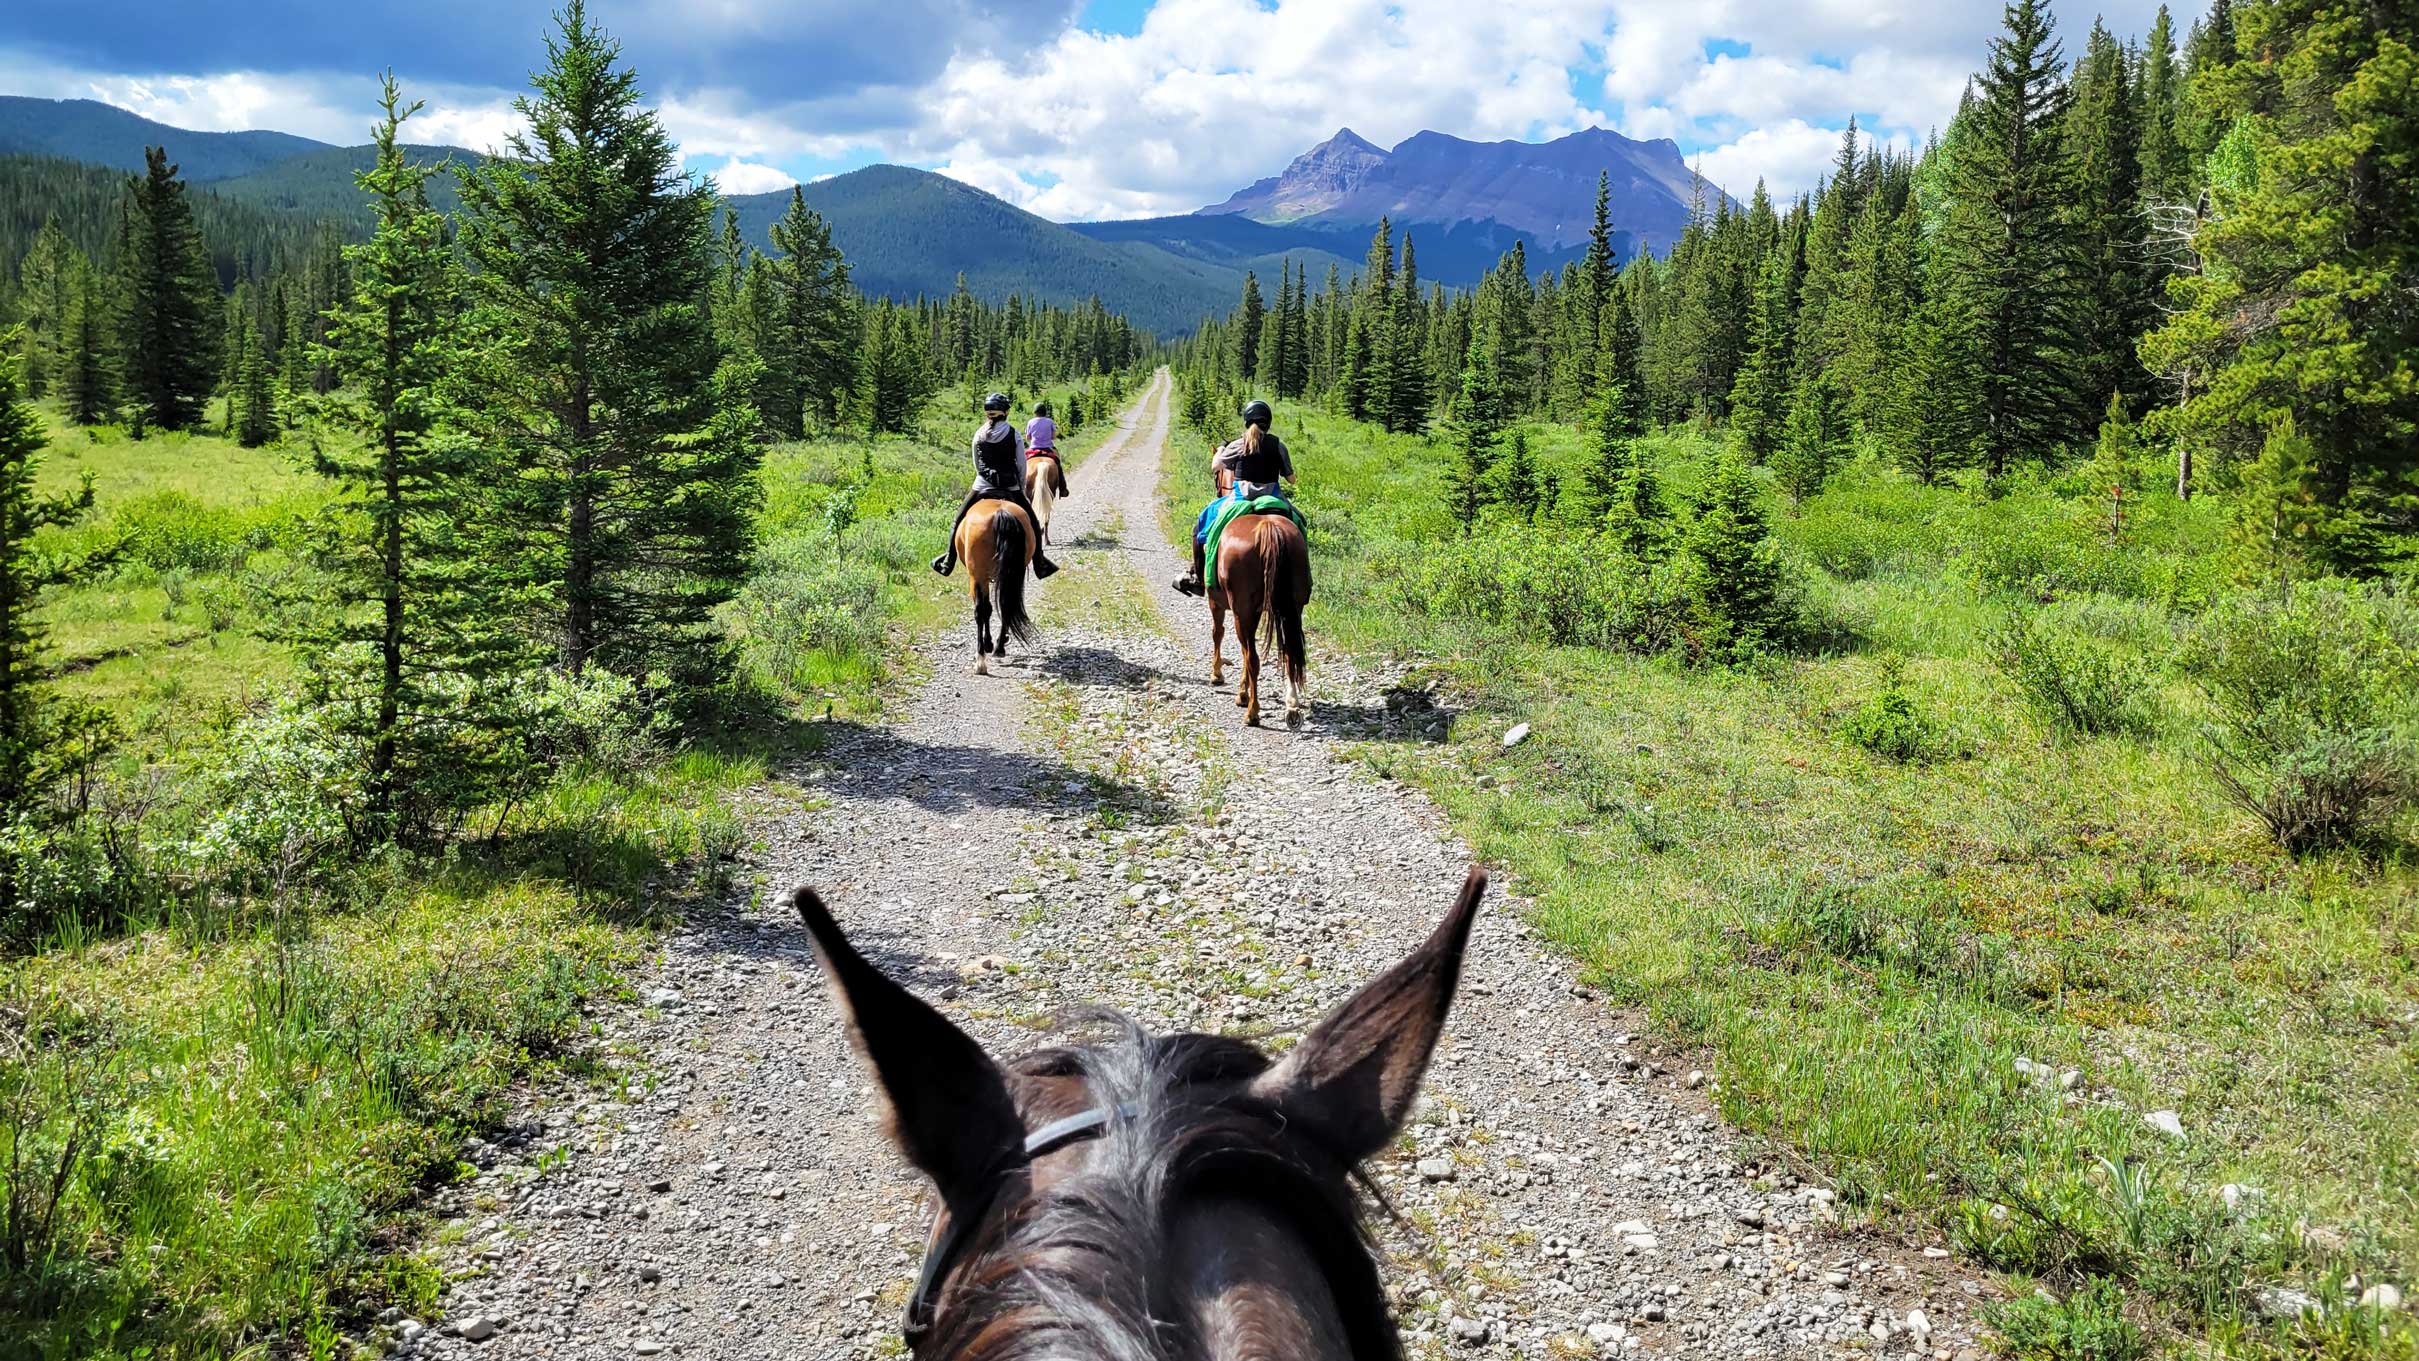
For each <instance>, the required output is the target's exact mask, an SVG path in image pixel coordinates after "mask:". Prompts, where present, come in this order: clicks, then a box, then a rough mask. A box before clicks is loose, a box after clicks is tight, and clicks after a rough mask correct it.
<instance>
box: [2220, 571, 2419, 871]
mask: <svg viewBox="0 0 2419 1361" xmlns="http://www.w3.org/2000/svg"><path fill="white" fill-rule="evenodd" d="M2184 668H2185V671H2186V673H2187V674H2189V675H2190V676H2191V677H2192V678H2193V680H2194V681H2195V683H2196V684H2197V685H2198V686H2199V688H2200V691H2201V693H2202V694H2203V695H2204V696H2206V697H2207V699H2208V700H2209V703H2210V706H2211V708H2212V709H2213V710H2214V712H2215V715H2216V716H2215V718H2214V719H2213V720H2212V721H2211V722H2210V723H2208V724H2207V725H2206V727H2205V728H2204V730H2203V733H2202V750H2203V753H2204V759H2205V760H2206V761H2207V762H2208V765H2209V769H2210V773H2211V774H2212V775H2214V776H2215V777H2216V779H2217V782H2218V786H2219V788H2221V789H2223V790H2224V791H2225V792H2226V797H2227V798H2228V799H2230V800H2231V801H2232V802H2234V803H2235V804H2236V805H2237V806H2238V807H2240V808H2242V809H2243V810H2244V811H2245V812H2248V813H2250V814H2251V815H2252V816H2253V817H2255V818H2257V819H2258V820H2259V822H2260V824H2261V825H2262V826H2264V827H2266V828H2267V829H2268V832H2269V834H2270V835H2271V836H2273V837H2275V838H2276V841H2277V844H2278V845H2280V846H2283V847H2284V848H2285V849H2287V850H2291V851H2303V850H2309V849H2314V848H2317V847H2321V846H2327V845H2335V844H2340V843H2343V842H2348V841H2354V840H2357V839H2359V838H2361V837H2363V836H2366V835H2368V834H2370V833H2372V832H2374V831H2376V830H2377V829H2378V828H2379V827H2381V826H2382V825H2383V824H2384V823H2386V822H2387V821H2388V820H2390V819H2391V818H2392V817H2393V816H2394V815H2395V814H2396V813H2397V812H2399V811H2400V810H2401V809H2402V808H2403V807H2405V806H2406V805H2407V804H2408V803H2409V802H2410V800H2411V799H2412V797H2413V794H2414V792H2419V760H2414V754H2413V742H2412V738H2413V732H2414V719H2415V718H2419V701H2415V700H2414V698H2413V696H2414V693H2415V692H2419V609H2414V608H2413V606H2412V604H2411V602H2410V601H2409V600H2408V599H2407V598H2404V597H2402V596H2399V595H2396V594H2393V593H2391V592H2390V591H2388V590H2386V589H2385V588H2362V587H2359V586H2356V585H2349V584H2344V583H2335V582H2328V583H2319V584H2315V585H2311V586H2306V587H2303V588H2301V589H2299V590H2297V591H2295V592H2294V593H2293V594H2292V595H2291V596H2290V597H2288V598H2286V599H2284V600H2281V601H2271V600H2260V599H2253V598H2249V597H2241V596H2237V597H2233V598H2230V599H2228V600H2226V601H2224V602H2222V603H2221V605H2220V606H2219V607H2218V608H2217V609H2214V610H2212V611H2210V612H2209V614H2208V615H2206V616H2205V617H2204V618H2203V619H2202V621H2201V622H2200V625H2199V627H2198V628H2197V629H2196V631H2195V633H2194V635H2193V636H2192V638H2191V640H2190V642H2189V644H2188V645H2187V647H2186V649H2185V654H2184Z"/></svg>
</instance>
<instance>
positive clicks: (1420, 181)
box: [1196, 127, 1727, 251]
mask: <svg viewBox="0 0 2419 1361" xmlns="http://www.w3.org/2000/svg"><path fill="white" fill-rule="evenodd" d="M1599 173H1602V174H1604V175H1605V176H1606V178H1607V183H1608V186H1609V188H1610V190H1611V196H1612V215H1613V222H1614V225H1615V226H1617V227H1619V228H1622V229H1624V230H1626V231H1628V232H1629V233H1630V234H1631V235H1632V236H1633V238H1634V239H1635V240H1636V241H1637V242H1638V245H1639V247H1640V248H1641V249H1647V250H1668V249H1670V247H1671V245H1672V243H1673V242H1675V241H1677V240H1678V239H1679V237H1680V233H1681V232H1682V231H1684V230H1685V229H1686V228H1687V226H1688V222H1689V218H1690V216H1691V214H1692V213H1693V212H1694V211H1696V208H1695V205H1696V202H1697V200H1698V198H1699V196H1700V195H1702V194H1707V193H1710V194H1711V195H1712V196H1714V198H1715V199H1716V201H1721V200H1723V199H1726V198H1727V196H1726V195H1725V194H1724V193H1723V190H1722V189H1721V188H1720V187H1719V186H1717V185H1711V184H1706V183H1704V182H1703V181H1702V180H1701V179H1700V177H1699V176H1698V175H1697V174H1696V173H1695V172H1694V171H1692V170H1691V169H1690V168H1689V166H1688V163H1687V161H1686V160H1685V159H1684V158H1683V157H1682V156H1681V154H1680V147H1679V144H1678V143H1676V142H1674V141H1672V140H1671V139H1670V138H1668V137H1665V138H1658V139H1655V140H1652V141H1638V140H1635V139H1632V138H1629V137H1624V136H1622V135H1621V134H1620V133H1618V132H1615V131H1613V130H1612V129H1610V128H1600V127H1598V128H1583V129H1581V130H1579V131H1577V132H1574V133H1570V134H1568V135H1567V136H1563V137H1558V138H1555V139H1554V140H1552V141H1549V142H1521V141H1513V140H1508V139H1507V140H1502V141H1494V142H1476V141H1471V140H1469V139H1467V138H1463V137H1456V136H1454V135H1452V134H1451V133H1445V132H1437V131H1434V130H1423V131H1420V132H1416V133H1413V134H1412V135H1411V136H1409V137H1406V138H1404V139H1403V140H1402V141H1400V142H1398V143H1396V144H1395V145H1394V147H1393V148H1392V149H1381V148H1379V147H1377V146H1376V145H1375V144H1374V143H1371V142H1370V141H1369V140H1368V139H1367V138H1364V137H1362V136H1361V135H1360V134H1359V133H1356V132H1354V131H1353V130H1352V129H1351V128H1349V127H1345V128H1339V129H1337V131H1336V133H1335V135H1334V136H1332V137H1329V138H1328V139H1327V140H1326V141H1323V142H1321V143H1319V144H1318V145H1317V146H1314V147H1312V148H1311V149H1310V150H1308V151H1305V152H1303V153H1302V154H1301V155H1299V156H1296V157H1295V158H1294V159H1293V160H1292V162H1290V163H1289V164H1288V165H1287V166H1286V167H1285V169H1284V170H1283V171H1282V172H1280V173H1279V174H1277V175H1274V176H1271V177H1269V178H1266V179H1262V180H1257V181H1255V182H1253V183H1252V184H1251V185H1249V186H1247V187H1245V188H1243V189H1240V190H1237V191H1236V192H1235V193H1234V194H1232V195H1229V196H1228V197H1227V198H1226V199H1225V200H1224V201H1222V202H1219V203H1214V204H1210V205H1207V206H1205V207H1203V208H1200V209H1198V210H1196V213H1197V215H1200V216H1217V215H1227V214H1231V215H1237V216H1243V217H1248V218H1251V219H1252V220H1254V221H1258V222H1266V223H1272V224H1284V225H1292V226H1308V225H1318V224H1321V223H1332V224H1336V225H1337V226H1339V227H1341V226H1344V225H1347V224H1351V225H1359V224H1366V223H1374V222H1376V221H1378V220H1379V219H1380V218H1388V219H1391V220H1392V221H1394V222H1395V223H1396V224H1397V225H1398V226H1421V225H1443V226H1450V225H1452V224H1455V223H1462V222H1479V221H1490V222H1495V223H1499V224H1501V225H1502V226H1504V227H1507V228H1510V229H1511V230H1512V231H1514V232H1517V233H1520V234H1522V235H1523V236H1524V238H1526V239H1528V240H1530V241H1531V242H1532V244H1533V245H1534V246H1536V247H1538V248H1542V249H1543V250H1546V251H1556V250H1560V249H1562V248H1566V247H1569V246H1571V245H1573V244H1574V243H1576V242H1578V241H1580V240H1582V239H1584V238H1585V237H1586V235H1587V233H1588V230H1589V228H1590V226H1591V225H1592V224H1593V220H1594V215H1595V196H1596V182H1597V175H1598V174H1599Z"/></svg>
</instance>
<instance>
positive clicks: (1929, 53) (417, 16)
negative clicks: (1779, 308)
mask: <svg viewBox="0 0 2419 1361" xmlns="http://www.w3.org/2000/svg"><path fill="white" fill-rule="evenodd" d="M107 8H108V14H107V18H106V21H105V22H96V14H95V10H94V7H93V6H92V5H91V4H90V3H88V2H87V3H67V2H66V0H16V3H14V4H13V5H10V6H8V7H7V8H6V12H5V14H4V15H0V93H9V94H31V95H44V96H50V97H54V98H68V97H78V98H98V99H105V100H108V101H110V102H112V103H116V104H121V105H124V106H126V107H129V108H132V109H135V110H136V111H137V112H140V113H143V114H146V115H148V116H150V117H154V118H158V119H161V120H162V121H165V122H169V123H174V124H178V125H180V126H185V127H197V128H213V129H227V128H240V127H270V128H278V129H282V130H285V131H290V132H297V133H301V134H303V135H305V136H311V137H318V138H322V139H324V140H328V141H335V142H345V143H354V142H359V141H362V140H364V138H365V136H366V128H367V125H368V120H369V116H370V111H371V95H372V93H373V78H374V75H375V73H376V72H377V71H378V70H380V69H382V68H383V67H385V66H389V65H391V66H393V67H394V68H395V70H396V72H397V74H398V75H399V76H401V78H402V79H403V80H404V82H405V84H406V86H407V87H409V89H410V90H411V91H412V92H413V93H414V94H415V95H417V96H419V97H421V98H424V99H426V100H427V102H428V104H429V111H428V112H427V113H426V114H424V115H423V116H422V119H421V120H420V121H419V123H418V124H417V126H416V129H415V131H416V139H417V140H425V141H446V142H455V143H459V144H462V145H467V146H471V147H474V148H483V147H486V146H492V145H495V144H496V143H498V142H500V141H501V140H502V138H503V137H504V135H506V133H507V132H509V130H510V128H511V126H512V122H513V119H512V115H511V112H510V103H511V100H512V97H513V95H514V94H515V93H516V92H517V90H518V89H519V87H520V86H521V84H522V82H523V81H524V80H525V79H526V75H527V72H528V70H529V68H530V67H531V66H532V65H535V64H536V63H538V62H539V61H541V60H542V59H543V55H544V46H543V41H544V33H545V29H546V26H547V19H546V11H547V8H548V7H547V5H545V4H543V3H532V2H531V0H346V3H342V4H330V3H327V0H251V2H250V3H231V2H228V0H110V3H109V5H108V7H107ZM590 8H591V12H592V13H593V14H594V15H595V16H596V17H598V18H599V19H600V20H601V21H602V22H604V24H605V25H606V26H607V27H608V28H609V29H610V30H611V31H612V32H613V33H614V34H615V35H616V36H617V37H618V38H620V39H621V40H622V42H623V44H624V48H625V52H626V55H627V56H628V57H629V59H630V60H631V62H632V63H633V64H634V65H635V66H636V67H637V68H638V70H639V72H640V75H641V77H642V80H643V82H644V84H645V87H646V89H647V90H648V92H649V94H650V97H651V98H653V99H654V100H655V101H656V102H657V104H658V105H659V107H660V108H661V109H662V110H663V113H664V117H665V119H666V122H667V123H668V124H669V126H670V127H671V129H672V131H673V134H674V135H675V136H676V137H678V138H679V139H680V141H681V145H682V147H683V149H684V151H685V152H686V153H687V154H688V156H689V162H690V165H691V166H692V167H693V168H695V169H698V170H701V171H706V172H709V173H712V174H714V175H715V176H716V177H717V178H718V179H720V180H721V181H722V182H723V184H724V186H725V187H726V188H728V189H732V190H734V191H739V192H748V191H756V190H763V189H771V188H778V187H780V186H781V185H783V184H787V183H789V182H791V181H793V180H806V179H813V178H816V177H819V176H823V175H828V174H833V173H836V172H839V171H844V170H848V169H852V168H854V167H857V166H860V165H865V164H868V163H871V162H874V161H884V160H890V161H900V162H904V163H907V164H912V165H920V166H925V167H928V168H931V169H936V170H939V171H941V172H943V173H945V174H950V175H954V176H956V177H958V178H960V179H962V180H965V181H967V182H968V183H971V184H975V185H978V186H980V187H982V188H984V189H988V190H991V191H992V192H994V193H998V194H1001V195H1003V196H1004V197H1007V198H1009V199H1011V200H1013V201H1015V202H1018V203H1021V204H1023V205H1025V206H1026V207H1029V208H1032V209H1033V210H1034V211H1036V212H1040V213H1043V214H1045V215H1047V216H1051V217H1056V218H1060V219H1074V218H1097V217H1127V216H1145V215H1152V214H1158V213H1172V212H1185V211H1189V210H1191V209H1193V208H1196V207H1199V206H1201V205H1202V204H1204V203H1210V202H1215V201H1217V200H1219V199H1222V198H1224V197H1225V196H1226V195H1227V194H1228V193H1230V192H1232V191H1233V190H1234V189H1237V188H1239V187H1241V186H1242V185H1244V184H1247V183H1249V182H1250V181H1252V180H1254V179H1257V178H1260V177H1261V176H1265V175H1271V174H1275V173H1276V172H1277V171H1279V170H1280V169H1282V168H1283V167H1284V165H1285V163H1286V162H1287V161H1288V160H1290V159H1291V158H1292V157H1293V156H1294V155H1296V154H1298V153H1299V152H1301V151H1303V150H1305V149H1307V148H1308V147H1310V146H1311V145H1312V144H1314V143H1316V142H1318V141H1320V140H1322V139H1324V138H1325V137H1327V136H1328V135H1329V134H1331V133H1333V132H1334V131H1335V130H1336V129H1337V128H1339V127H1343V126H1350V127H1352V128H1354V129H1355V130H1356V131H1358V132H1360V133H1361V134H1362V135H1364V136H1366V137H1368V138H1369V139H1370V140H1372V141H1374V142H1377V143H1378V144H1380V145H1392V144H1393V143H1395V142H1397V141H1400V140H1401V139H1402V138H1404V137H1407V136H1409V135H1410V134H1411V133H1413V132H1417V131H1419V130H1421V129H1423V128H1434V129H1436V130H1439V131H1443V132H1449V133H1454V134H1456V135H1459V136H1465V137H1472V138H1480V139H1495V138H1518V139H1527V140H1535V139H1540V138H1545V137H1551V136H1558V135H1561V134H1563V133H1567V132H1571V131H1575V130H1577V129H1579V128H1583V127H1588V126H1592V125H1603V126H1607V127H1612V128H1615V129H1617V130H1619V131H1621V132H1624V133H1627V134H1629V135H1631V136H1633V137H1644V138H1655V137H1670V138H1672V139H1673V140H1674V141H1676V142H1677V143H1678V144H1679V145H1680V147H1681V149H1682V150H1683V151H1684V152H1686V153H1688V154H1689V155H1690V156H1691V157H1692V159H1695V160H1697V161H1698V162H1699V163H1700V164H1701V165H1702V166H1703V168H1704V170H1705V172H1706V174H1707V175H1708V176H1709V177H1711V178H1712V179H1714V180H1715V181H1717V182H1719V183H1721V184H1723V185H1724V186H1725V187H1727V188H1728V189H1730V190H1731V191H1732V192H1734V193H1736V194H1739V195H1741V196H1744V195H1745V194H1746V192H1747V191H1748V190H1749V189H1750V188H1752V186H1753V184H1754V182H1755V180H1756V179H1757V178H1759V177H1762V178H1764V179H1766V180H1768V181H1769V182H1770V183H1771V184H1772V186H1773V188H1774V189H1775V191H1776V192H1782V193H1786V192H1794V191H1796V190H1799V189H1803V188H1807V187H1810V186H1811V185H1812V183H1813V180H1814V178H1815V177H1816V176H1818V175H1819V174H1820V173H1821V170H1822V167H1823V166H1824V165H1825V164H1826V163H1827V162H1828V160H1829V158H1830V155H1831V153H1832V151H1833V150H1834V149H1835V148H1836V146H1837V144H1838V140H1839V134H1840V129H1841V128H1842V127H1843V125H1844V124H1845V123H1846V121H1847V119H1848V118H1849V116H1850V115H1855V116H1856V117H1857V118H1858V119H1859V121H1860V123H1861V124H1862V125H1863V126H1865V127H1866V128H1868V129H1871V130H1874V131H1876V132H1877V133H1878V134H1879V135H1880V136H1882V137H1884V138H1885V139H1889V140H1893V141H1897V142H1901V143H1905V144H1910V145H1911V144H1914V143H1918V142H1920V141H1921V140H1922V138H1923V137H1924V135H1925V134H1926V133H1927V132H1928V131H1929V130H1930V129H1931V128H1933V127H1935V126H1937V125H1938V124H1939V123H1940V122H1941V121H1942V120H1943V119H1945V118H1946V117H1947V116H1948V114H1949V113H1950V111H1951V110H1953V109H1954V107H1955V104H1956V99H1957V94H1958V91H1959V89H1960V88H1961V86H1962V85H1963V83H1964V80H1965V77H1966V74H1967V73H1968V72H1970V71H1971V70H1972V69H1974V67H1975V66H1976V65H1977V64H1978V63H1979V62H1980V60H1981V58H1982V54H1983V50H1984V44H1985V42H1986V41H1987V40H1988V38H1989V37H1990V35H1991V34H1992V33H1993V32H1995V31H1996V30H1997V27H1998V22H1999V15H2000V5H1999V3H1998V0H1923V2H1921V3H1918V2H1917V0H1688V3H1684V4H1675V3H1672V0H1523V3H1521V4H1518V5H1500V4H1497V5H1485V4H1472V3H1470V0H806V2H804V3H802V2H801V0H590ZM2156 8H2157V5H2156V0H2109V2H2108V3H2107V4H2105V5H2102V6H2092V5H2088V4H2084V3H2081V2H2080V0H2053V9H2054V10H2055V12H2056V14H2057V16H2058V19H2059V23H2060V31H2061V34H2062V36H2063V38H2064V39H2065V41H2066V43H2067V46H2068V49H2069V51H2070V52H2071V51H2076V50H2079V49H2080V48H2081V46H2082V44H2083V39H2084V36H2085V34H2086V33H2087V32H2088V30H2089V27H2090V24H2091V21H2092V18H2093V16H2094V14H2095V13H2104V14H2105V15H2106V17H2107V22H2108V24H2109V26H2110V27H2111V28H2112V29H2113V30H2114V31H2116V32H2117V33H2118V34H2119V35H2120V36H2130V35H2134V34H2138V33H2141V32H2144V31H2146V30H2147V28H2148V26H2149V23H2150V20H2151V17H2152V15H2153V14H2154V13H2155V11H2156ZM2201 8H2202V5H2201V3H2199V0H2187V2H2186V3H2185V4H2182V5H2179V6H2178V7H2177V14H2178V26H2179V28H2181V27H2182V26H2183V25H2184V24H2186V23H2188V22H2189V20H2190V18H2191V17H2192V16H2193V15H2195V14H2197V13H2198V12H2199V11H2200V9H2201Z"/></svg>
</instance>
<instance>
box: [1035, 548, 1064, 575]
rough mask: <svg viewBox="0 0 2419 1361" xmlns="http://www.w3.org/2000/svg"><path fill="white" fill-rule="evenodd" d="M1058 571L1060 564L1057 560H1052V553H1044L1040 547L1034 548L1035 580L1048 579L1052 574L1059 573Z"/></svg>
mask: <svg viewBox="0 0 2419 1361" xmlns="http://www.w3.org/2000/svg"><path fill="white" fill-rule="evenodd" d="M1057 573H1058V564H1057V563H1055V562H1052V561H1050V555H1049V554H1047V553H1044V552H1043V551H1041V550H1040V549H1038V548H1036V549H1034V550H1033V579H1034V580H1035V581H1046V580H1048V579H1049V578H1051V577H1052V576H1055V575H1057Z"/></svg>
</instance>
